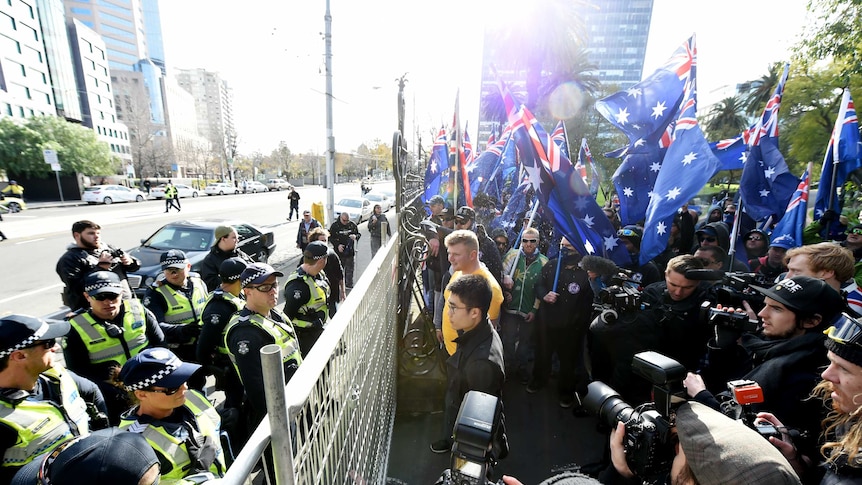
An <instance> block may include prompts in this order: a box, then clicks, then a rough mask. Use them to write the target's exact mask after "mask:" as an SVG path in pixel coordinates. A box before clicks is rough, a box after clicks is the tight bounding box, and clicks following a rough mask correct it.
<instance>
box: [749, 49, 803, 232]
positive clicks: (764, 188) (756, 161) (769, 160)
mask: <svg viewBox="0 0 862 485" xmlns="http://www.w3.org/2000/svg"><path fill="white" fill-rule="evenodd" d="M789 69H790V65H789V64H787V65H785V66H784V73H783V74H782V75H781V80H780V81H779V82H778V86H776V87H775V92H774V93H773V95H772V97H771V98H770V99H769V101H768V102H767V103H766V107H765V108H763V115H761V117H760V120H758V122H757V125H756V126H755V129H754V132H753V133H751V135H750V137H749V142H748V146H749V153H748V158H747V159H746V160H745V164H744V166H743V168H742V178H741V179H740V181H739V193H740V196H741V197H742V202H743V206H744V208H745V211H746V212H747V213H748V214H749V215H750V216H751V217H752V218H753V219H754V220H757V221H762V220H764V219H766V218H768V217H770V216H772V217H773V219H775V220H777V219H779V218H780V217H781V214H782V213H783V212H784V209H785V208H786V207H787V204H788V203H789V202H790V198H791V197H792V196H793V192H794V190H795V188H796V185H797V181H798V180H797V178H796V177H795V176H793V174H792V173H790V170H789V169H788V168H787V163H786V162H785V161H784V156H782V155H781V152H780V151H779V150H778V109H779V108H780V107H781V95H782V94H783V93H784V84H785V83H786V82H787V73H788V70H789Z"/></svg>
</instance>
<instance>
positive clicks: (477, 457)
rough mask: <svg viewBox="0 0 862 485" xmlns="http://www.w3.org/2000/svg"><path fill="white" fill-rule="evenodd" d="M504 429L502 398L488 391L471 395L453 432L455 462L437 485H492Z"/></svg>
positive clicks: (460, 410) (469, 394)
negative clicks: (497, 449) (500, 437)
mask: <svg viewBox="0 0 862 485" xmlns="http://www.w3.org/2000/svg"><path fill="white" fill-rule="evenodd" d="M502 427H503V404H502V403H501V402H500V399H499V398H498V397H496V396H492V395H490V394H485V393H484V392H479V391H469V392H467V394H466V395H465V396H464V400H463V401H462V402H461V407H460V408H459V409H458V417H457V418H456V419H455V426H454V428H453V430H452V435H453V436H454V438H455V441H454V444H453V445H452V459H451V462H450V465H449V468H448V469H447V470H444V471H443V474H442V475H441V476H440V479H439V480H437V482H436V485H485V484H490V483H491V481H490V480H491V477H492V474H493V469H494V466H495V465H496V464H497V458H498V456H497V454H496V452H495V440H496V439H497V435H498V433H500V432H502ZM497 483H501V482H497Z"/></svg>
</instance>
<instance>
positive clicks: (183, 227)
mask: <svg viewBox="0 0 862 485" xmlns="http://www.w3.org/2000/svg"><path fill="white" fill-rule="evenodd" d="M218 226H231V227H233V228H234V229H236V232H237V234H239V243H238V247H239V248H240V249H241V250H242V251H243V252H244V253H246V254H248V255H249V256H251V258H252V259H254V260H255V261H260V262H262V263H265V262H267V260H268V259H269V257H270V256H271V255H272V253H273V251H275V235H274V234H273V233H272V232H263V231H262V230H260V229H259V228H257V227H255V226H253V225H251V224H248V223H246V222H242V221H236V220H224V219H195V220H187V221H176V222H171V223H169V224H165V225H164V226H162V227H161V228H160V229H159V230H158V231H156V232H155V233H153V235H152V236H150V237H148V238H145V239H141V245H140V246H138V247H136V248H133V249H130V250H129V251H128V253H129V254H130V255H131V256H134V257H136V258H138V259H139V260H141V268H140V269H139V270H138V271H135V272H134V273H131V274H130V275H129V276H130V280H133V279H137V278H133V277H135V276H137V277H139V278H140V281H141V284H140V287H139V288H137V289H136V290H135V293H137V294H138V296H143V294H144V293H145V292H146V290H147V288H149V287H150V286H152V285H153V283H155V282H156V280H157V279H158V278H159V276H160V274H161V272H162V270H161V266H160V265H159V257H161V255H162V253H163V252H165V251H167V250H169V249H180V250H182V251H183V252H185V253H186V256H187V257H188V258H189V262H190V263H191V264H192V271H198V270H199V269H200V265H201V262H202V261H203V260H204V258H205V257H206V255H207V253H209V251H210V248H211V247H212V245H213V244H214V243H215V229H216V227H218Z"/></svg>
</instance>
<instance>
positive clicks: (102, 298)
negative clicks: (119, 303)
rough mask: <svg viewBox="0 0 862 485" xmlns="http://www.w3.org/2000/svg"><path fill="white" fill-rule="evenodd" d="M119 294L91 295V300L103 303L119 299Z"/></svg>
mask: <svg viewBox="0 0 862 485" xmlns="http://www.w3.org/2000/svg"><path fill="white" fill-rule="evenodd" d="M119 297H120V295H119V293H99V294H98V295H93V297H92V298H93V299H94V300H97V301H105V300H111V301H113V300H116V299H117V298H119Z"/></svg>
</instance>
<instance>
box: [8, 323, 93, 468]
mask: <svg viewBox="0 0 862 485" xmlns="http://www.w3.org/2000/svg"><path fill="white" fill-rule="evenodd" d="M69 329H70V326H69V322H65V321H54V322H51V323H49V322H47V321H45V320H42V319H40V318H36V317H31V316H27V315H15V314H13V315H6V316H4V317H2V318H0V454H2V455H3V461H2V464H0V483H9V482H10V481H11V479H12V477H13V476H14V474H15V472H16V471H17V470H18V469H19V468H20V467H22V466H24V465H26V464H27V463H29V462H30V461H32V460H33V459H34V458H35V457H36V456H37V455H39V454H41V453H45V452H46V451H53V450H54V449H56V448H57V447H59V446H60V445H61V444H63V443H64V442H66V441H68V440H71V439H73V438H75V437H76V436H86V435H87V434H89V432H90V429H91V428H90V416H89V413H88V407H89V408H92V409H94V410H97V411H98V412H101V413H106V412H107V409H106V408H105V401H104V399H103V398H102V393H101V392H100V391H99V388H98V387H97V386H96V385H95V384H93V383H92V382H90V381H89V380H87V379H84V378H83V377H80V376H78V375H77V374H75V373H73V372H71V371H68V370H66V369H64V368H63V367H62V366H60V365H56V364H54V352H55V351H56V350H57V339H58V338H59V337H62V336H64V335H66V334H67V333H69Z"/></svg>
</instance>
